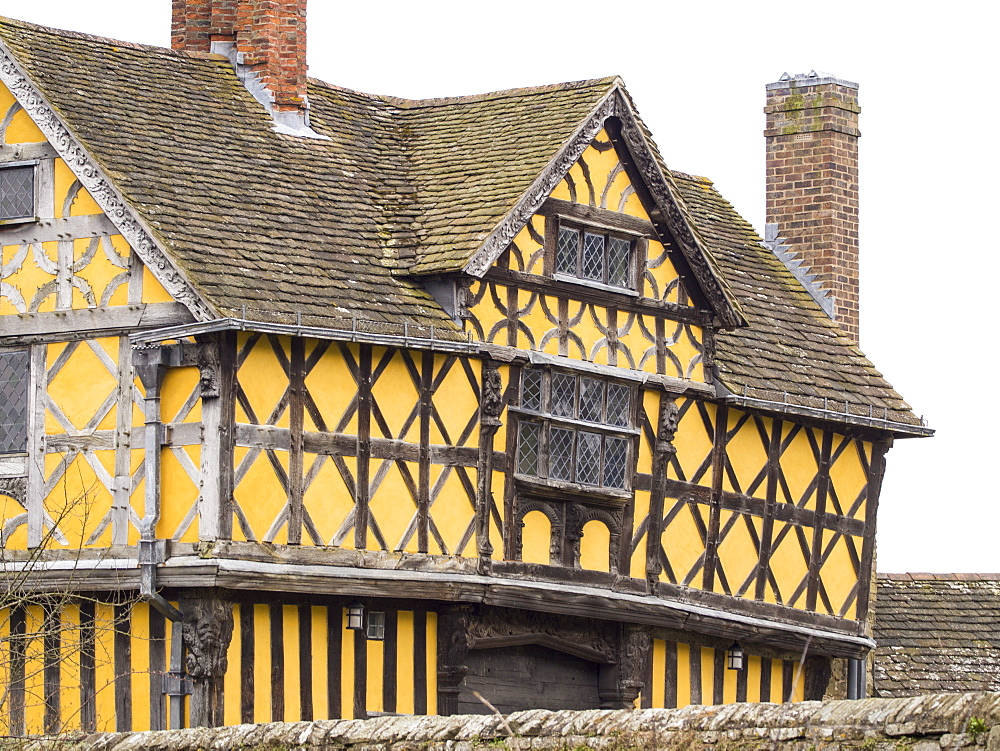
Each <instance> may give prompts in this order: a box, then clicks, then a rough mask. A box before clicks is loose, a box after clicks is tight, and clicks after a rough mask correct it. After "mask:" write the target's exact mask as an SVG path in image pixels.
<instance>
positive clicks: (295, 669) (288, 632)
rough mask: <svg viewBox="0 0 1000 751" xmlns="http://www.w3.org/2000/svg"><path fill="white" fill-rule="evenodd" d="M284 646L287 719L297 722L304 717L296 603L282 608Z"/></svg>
mask: <svg viewBox="0 0 1000 751" xmlns="http://www.w3.org/2000/svg"><path fill="white" fill-rule="evenodd" d="M281 621H282V623H281V627H282V636H283V637H284V638H283V639H282V646H283V647H284V650H283V653H284V667H285V720H286V721H288V722H295V721H297V720H300V719H303V718H302V708H301V706H300V704H299V697H300V690H301V687H300V685H299V683H300V678H299V673H300V671H299V609H298V608H297V607H295V606H294V605H283V606H282V608H281Z"/></svg>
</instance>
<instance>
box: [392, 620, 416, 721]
mask: <svg viewBox="0 0 1000 751" xmlns="http://www.w3.org/2000/svg"><path fill="white" fill-rule="evenodd" d="M413 637H414V630H413V611H412V610H400V611H399V612H398V613H397V614H396V675H397V676H399V677H400V678H399V680H398V681H396V711H397V712H399V713H400V714H413V708H414V701H413V680H412V677H411V676H412V675H413Z"/></svg>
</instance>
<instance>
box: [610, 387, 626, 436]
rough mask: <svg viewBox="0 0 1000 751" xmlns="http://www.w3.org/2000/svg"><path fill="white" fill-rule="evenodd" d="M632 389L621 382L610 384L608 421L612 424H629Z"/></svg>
mask: <svg viewBox="0 0 1000 751" xmlns="http://www.w3.org/2000/svg"><path fill="white" fill-rule="evenodd" d="M631 391H632V390H631V389H630V388H629V387H628V386H622V385H621V384H620V383H609V384H608V423H610V424H611V425H621V426H625V425H628V423H629V419H628V418H629V411H630V410H629V407H630V406H631V401H632V399H631V398H630V397H631Z"/></svg>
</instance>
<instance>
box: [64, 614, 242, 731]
mask: <svg viewBox="0 0 1000 751" xmlns="http://www.w3.org/2000/svg"><path fill="white" fill-rule="evenodd" d="M129 632H130V636H131V640H130V641H131V648H132V695H133V696H135V697H136V699H135V701H133V702H132V727H133V728H135V729H136V730H146V729H148V728H149V699H148V697H150V696H151V695H152V690H151V687H150V680H149V679H150V667H149V645H150V636H149V605H147V604H146V603H144V602H137V603H135V604H134V605H133V606H132V618H131V625H130V629H129ZM237 633H239V632H237ZM66 693H68V692H64V693H63V695H64V696H65V694H66Z"/></svg>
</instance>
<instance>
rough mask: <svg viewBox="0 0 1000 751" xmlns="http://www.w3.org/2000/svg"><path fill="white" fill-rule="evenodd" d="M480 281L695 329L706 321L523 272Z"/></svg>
mask: <svg viewBox="0 0 1000 751" xmlns="http://www.w3.org/2000/svg"><path fill="white" fill-rule="evenodd" d="M483 280H484V281H487V282H496V283H497V284H503V285H506V286H509V287H518V288H519V289H527V290H530V291H532V292H539V293H541V294H545V295H552V296H554V297H568V298H571V299H573V300H574V301H576V300H579V301H582V302H586V303H592V304H594V305H600V306H601V307H604V308H614V309H615V310H621V311H624V312H627V313H637V314H645V315H655V316H662V317H666V318H669V319H671V320H674V321H683V322H684V323H693V324H695V325H698V326H706V325H707V324H708V322H709V320H710V318H709V316H707V315H706V314H705V313H704V312H702V311H700V310H699V309H698V308H691V307H688V306H685V305H677V304H676V303H671V302H662V301H658V300H651V299H649V298H645V297H639V296H637V295H635V294H632V295H608V293H607V292H606V291H604V290H602V289H595V288H590V287H587V286H585V285H582V284H578V283H575V282H568V281H562V280H560V279H552V278H548V277H544V276H538V275H537V274H528V273H525V272H523V271H513V270H510V269H507V270H504V271H501V270H499V269H491V270H490V271H488V272H487V273H486V275H485V276H484V277H483Z"/></svg>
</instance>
